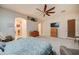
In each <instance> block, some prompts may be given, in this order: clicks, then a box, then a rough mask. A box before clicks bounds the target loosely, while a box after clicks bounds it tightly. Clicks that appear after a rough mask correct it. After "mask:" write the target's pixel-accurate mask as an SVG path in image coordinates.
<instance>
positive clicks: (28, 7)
mask: <svg viewBox="0 0 79 59" xmlns="http://www.w3.org/2000/svg"><path fill="white" fill-rule="evenodd" d="M0 6H1V7H3V8H7V9H10V10H13V11H16V12H19V13H21V14H24V15H29V16H32V17H36V18H39V19H42V18H43V15H42V14H41V13H40V12H39V11H37V10H36V8H39V9H41V10H43V8H44V5H42V4H3V5H0ZM47 6H48V9H49V8H51V7H53V6H55V7H56V8H55V12H56V13H55V14H52V16H49V17H48V16H47V17H48V18H51V17H53V15H56V14H59V13H60V12H61V11H62V10H66V12H71V13H72V12H74V11H77V8H78V7H77V5H69V4H67V5H65V4H64V5H62V4H60V5H59V4H55V5H54V4H48V5H47ZM78 6H79V5H78ZM78 10H79V9H78ZM45 18H46V17H45Z"/></svg>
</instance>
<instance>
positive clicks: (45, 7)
mask: <svg viewBox="0 0 79 59" xmlns="http://www.w3.org/2000/svg"><path fill="white" fill-rule="evenodd" d="M46 9H47V5H46V4H45V6H44V12H45V11H46Z"/></svg>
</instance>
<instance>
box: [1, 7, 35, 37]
mask: <svg viewBox="0 0 79 59" xmlns="http://www.w3.org/2000/svg"><path fill="white" fill-rule="evenodd" d="M18 17H21V18H24V19H26V20H27V16H25V15H22V14H20V13H17V12H14V11H11V10H8V9H4V8H0V33H1V34H2V35H4V36H6V35H12V36H15V18H18ZM28 24H29V26H28V29H29V31H31V30H33V29H34V30H36V26H37V24H33V23H32V22H29V23H28Z"/></svg>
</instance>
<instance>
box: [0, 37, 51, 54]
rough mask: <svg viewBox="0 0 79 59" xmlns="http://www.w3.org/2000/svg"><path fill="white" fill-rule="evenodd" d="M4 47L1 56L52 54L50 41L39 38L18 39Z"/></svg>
mask: <svg viewBox="0 0 79 59" xmlns="http://www.w3.org/2000/svg"><path fill="white" fill-rule="evenodd" d="M5 45H6V46H5V47H4V52H0V54H1V55H48V54H50V52H52V46H51V43H50V41H48V40H45V39H40V38H39V39H38V38H33V37H29V38H19V39H17V40H14V41H11V42H7V43H5Z"/></svg>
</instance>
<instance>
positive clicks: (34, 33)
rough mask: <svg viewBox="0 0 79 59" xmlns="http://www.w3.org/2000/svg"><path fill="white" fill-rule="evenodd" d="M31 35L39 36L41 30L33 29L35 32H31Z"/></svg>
mask: <svg viewBox="0 0 79 59" xmlns="http://www.w3.org/2000/svg"><path fill="white" fill-rule="evenodd" d="M30 36H32V37H37V36H39V32H38V31H33V32H31V33H30Z"/></svg>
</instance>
